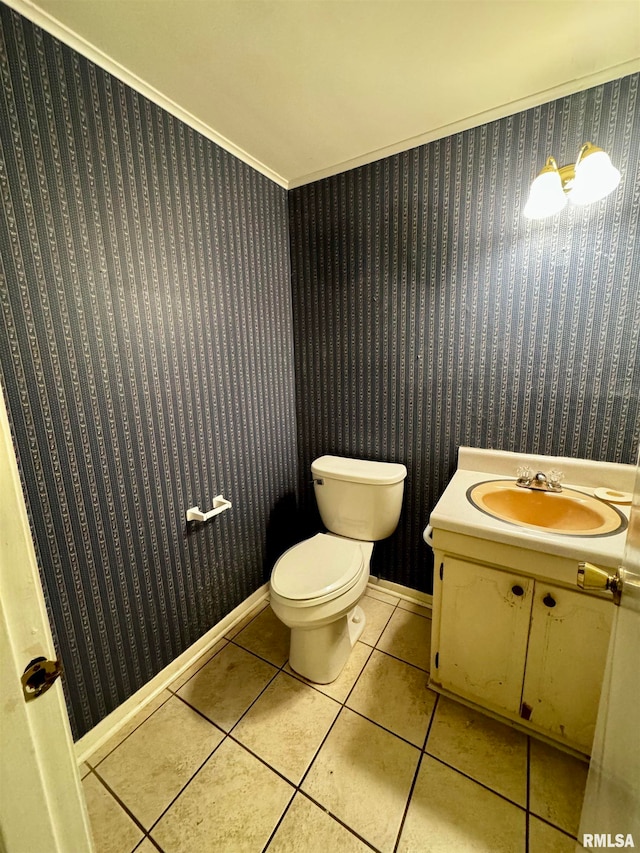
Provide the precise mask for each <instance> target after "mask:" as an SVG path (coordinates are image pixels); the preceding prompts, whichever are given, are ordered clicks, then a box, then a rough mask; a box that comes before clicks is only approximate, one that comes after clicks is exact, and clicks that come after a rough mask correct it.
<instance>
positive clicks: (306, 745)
mask: <svg viewBox="0 0 640 853" xmlns="http://www.w3.org/2000/svg"><path fill="white" fill-rule="evenodd" d="M339 711H340V705H339V704H338V703H337V702H334V700H333V699H329V697H328V696H323V695H322V693H319V692H318V691H317V690H314V689H313V687H310V686H309V685H307V684H304V683H303V682H302V681H299V680H298V679H297V678H294V677H293V676H291V675H287V674H286V673H285V672H281V673H280V674H279V675H278V676H277V677H276V678H275V679H274V680H273V681H272V682H271V684H270V685H269V686H268V687H267V689H266V690H265V691H264V693H263V694H262V696H260V698H259V699H258V701H257V702H256V703H255V704H254V705H253V706H252V707H251V708H250V710H249V712H248V713H247V714H246V715H245V716H244V717H243V718H242V719H241V720H240V722H239V723H238V725H237V726H236V727H235V728H234V729H233V737H234V738H237V740H239V741H240V742H241V743H243V744H244V745H245V746H247V747H248V748H249V749H250V750H251V751H252V752H254V753H255V754H256V755H258V756H260V758H262V759H263V760H264V761H266V762H267V764H269V765H270V766H271V767H273V768H274V770H277V771H278V772H279V773H282V775H283V776H285V777H286V778H287V779H289V780H290V781H291V782H293V783H294V784H296V785H297V784H298V782H299V781H300V779H302V776H303V774H304V772H305V770H306V769H307V767H308V766H309V764H310V763H311V761H312V759H313V756H314V755H315V754H316V751H317V750H318V747H319V746H320V744H321V743H322V741H323V739H324V736H325V735H326V733H327V732H328V731H329V728H330V726H331V724H332V723H333V721H334V720H335V718H336V717H337V716H338V712H339Z"/></svg>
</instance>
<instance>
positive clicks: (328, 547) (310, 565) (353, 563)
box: [271, 533, 362, 601]
mask: <svg viewBox="0 0 640 853" xmlns="http://www.w3.org/2000/svg"><path fill="white" fill-rule="evenodd" d="M361 569H362V549H361V548H360V546H359V545H358V543H357V542H353V541H350V540H348V539H340V538H338V537H336V536H329V535H328V534H326V533H318V534H317V535H316V536H312V537H311V539H306V540H305V541H304V542H300V544H299V545H294V546H293V548H289V550H288V551H286V552H285V553H284V554H283V555H282V557H280V559H279V560H278V562H277V563H276V565H275V567H274V569H273V574H272V575H271V587H272V589H273V590H274V592H276V593H277V594H278V595H281V596H282V597H283V598H289V599H292V600H294V601H296V600H298V601H301V600H304V599H310V598H319V597H320V596H324V595H327V594H329V593H331V592H335V591H336V590H339V589H342V588H343V587H349V586H352V585H353V582H355V580H356V579H357V577H358V575H359V573H360V570H361Z"/></svg>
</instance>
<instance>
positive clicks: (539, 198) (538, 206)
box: [523, 158, 567, 219]
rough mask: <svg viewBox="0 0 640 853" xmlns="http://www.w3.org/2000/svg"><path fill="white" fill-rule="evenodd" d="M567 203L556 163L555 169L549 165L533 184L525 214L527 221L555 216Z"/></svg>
mask: <svg viewBox="0 0 640 853" xmlns="http://www.w3.org/2000/svg"><path fill="white" fill-rule="evenodd" d="M551 159H552V158H549V160H551ZM566 203H567V196H566V195H565V192H564V190H563V189H562V179H561V178H560V173H559V172H558V168H557V166H555V161H554V167H550V166H549V165H548V164H547V166H545V168H544V169H543V170H542V172H540V174H539V175H538V177H537V178H536V179H535V180H534V182H533V183H532V184H531V190H530V191H529V198H528V200H527V203H526V205H525V208H524V211H523V213H524V215H525V216H526V217H527V219H546V217H547V216H553V214H554V213H557V212H558V211H559V210H562V208H563V207H564V206H565V204H566Z"/></svg>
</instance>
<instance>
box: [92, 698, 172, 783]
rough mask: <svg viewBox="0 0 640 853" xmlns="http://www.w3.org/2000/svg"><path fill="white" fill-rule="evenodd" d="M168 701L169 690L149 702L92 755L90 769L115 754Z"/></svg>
mask: <svg viewBox="0 0 640 853" xmlns="http://www.w3.org/2000/svg"><path fill="white" fill-rule="evenodd" d="M168 699H171V693H170V692H169V691H168V690H163V691H162V692H161V693H159V694H158V695H157V696H155V697H154V698H153V699H152V700H151V701H150V702H147V704H146V705H145V706H144V708H141V709H140V710H139V711H138V713H137V714H136V715H135V716H133V717H132V718H131V719H130V720H129V721H128V722H126V723H125V724H124V725H123V726H121V727H120V728H119V729H118V731H117V732H116V733H115V734H114V735H113V736H112V737H110V738H109V740H107V741H105V743H103V744H102V746H99V747H98V749H96V750H94V751H93V752H92V753H91V755H90V756H89V757H88V758H87V764H88V765H89V766H90V767H97V766H98V764H100V762H101V761H102V760H103V759H105V758H106V757H107V755H109V753H110V752H113V750H114V749H115V748H116V747H117V746H119V744H121V743H122V741H123V740H125V739H126V738H127V737H128V736H129V735H130V734H131V732H133V731H135V730H136V729H137V728H138V726H141V725H142V723H144V721H145V720H147V719H148V718H149V717H150V716H151V715H152V714H153V713H155V711H157V710H158V708H160V707H161V706H162V705H164V703H165V702H166V701H167V700H168Z"/></svg>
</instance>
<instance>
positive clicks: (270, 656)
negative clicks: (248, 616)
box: [234, 607, 290, 666]
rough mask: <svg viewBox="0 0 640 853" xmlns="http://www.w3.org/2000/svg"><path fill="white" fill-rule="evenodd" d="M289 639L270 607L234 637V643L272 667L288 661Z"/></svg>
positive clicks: (286, 630) (284, 626) (285, 627)
mask: <svg viewBox="0 0 640 853" xmlns="http://www.w3.org/2000/svg"><path fill="white" fill-rule="evenodd" d="M289 637H290V632H289V629H288V628H287V626H286V625H283V624H282V622H281V621H280V620H279V619H278V617H277V616H276V615H275V613H274V612H273V610H272V609H271V607H265V609H264V610H263V611H262V612H261V613H259V614H258V615H257V616H256V618H255V619H253V621H251V622H250V623H249V624H248V625H247V626H246V628H243V629H242V631H240V633H239V634H237V635H236V637H235V638H234V643H237V644H238V645H239V646H242V648H243V649H248V650H249V651H250V652H254V653H255V654H256V655H260V657H261V658H264V659H265V660H267V661H269V663H272V664H274V666H282V664H283V663H285V661H287V660H288V659H289Z"/></svg>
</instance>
